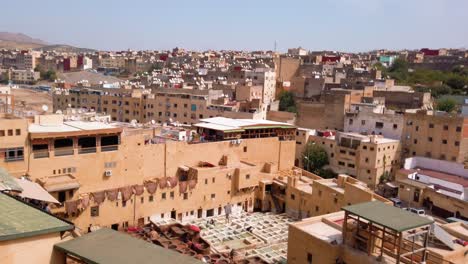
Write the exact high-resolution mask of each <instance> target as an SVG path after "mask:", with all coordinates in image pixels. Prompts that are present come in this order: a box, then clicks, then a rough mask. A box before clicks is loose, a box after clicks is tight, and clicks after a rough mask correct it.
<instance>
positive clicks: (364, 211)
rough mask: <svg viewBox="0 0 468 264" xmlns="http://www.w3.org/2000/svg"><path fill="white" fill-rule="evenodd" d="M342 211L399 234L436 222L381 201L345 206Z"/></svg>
mask: <svg viewBox="0 0 468 264" xmlns="http://www.w3.org/2000/svg"><path fill="white" fill-rule="evenodd" d="M342 209H343V210H345V211H347V212H349V213H351V214H354V215H356V216H359V217H361V218H364V219H366V220H368V221H370V222H373V223H376V224H378V225H380V226H384V227H387V228H390V229H392V230H394V231H397V232H403V231H406V230H410V229H414V228H417V227H420V226H425V225H429V224H432V223H433V222H434V220H431V219H429V218H426V217H421V216H419V215H417V214H414V213H411V212H408V211H405V210H403V209H401V208H397V207H395V206H392V205H388V204H385V203H382V202H379V201H372V202H367V203H360V204H355V205H350V206H345V207H343V208H342Z"/></svg>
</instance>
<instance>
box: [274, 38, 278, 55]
mask: <svg viewBox="0 0 468 264" xmlns="http://www.w3.org/2000/svg"><path fill="white" fill-rule="evenodd" d="M274 46H275V48H274V50H275V53H276V46H277V43H276V40H275V45H274Z"/></svg>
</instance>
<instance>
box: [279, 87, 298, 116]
mask: <svg viewBox="0 0 468 264" xmlns="http://www.w3.org/2000/svg"><path fill="white" fill-rule="evenodd" d="M279 99H280V102H279V110H280V111H287V112H291V113H296V112H297V108H296V101H295V100H294V94H293V93H292V92H289V91H283V92H281V93H280V95H279Z"/></svg>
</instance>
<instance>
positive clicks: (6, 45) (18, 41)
mask: <svg viewBox="0 0 468 264" xmlns="http://www.w3.org/2000/svg"><path fill="white" fill-rule="evenodd" d="M44 45H47V43H46V42H45V41H43V40H40V39H35V38H32V37H30V36H28V35H25V34H22V33H12V32H0V48H3V49H34V48H39V47H42V46H44Z"/></svg>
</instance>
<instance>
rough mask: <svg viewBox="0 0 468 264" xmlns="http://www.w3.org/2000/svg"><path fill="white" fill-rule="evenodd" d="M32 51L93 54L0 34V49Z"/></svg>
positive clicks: (67, 46) (32, 39) (86, 50)
mask: <svg viewBox="0 0 468 264" xmlns="http://www.w3.org/2000/svg"><path fill="white" fill-rule="evenodd" d="M2 48H3V49H34V50H43V51H51V50H55V51H58V52H70V53H85V52H94V51H95V50H93V49H86V48H78V47H73V46H70V45H65V44H52V45H49V44H48V43H47V42H45V41H43V40H40V39H35V38H32V37H30V36H28V35H25V34H23V33H12V32H0V49H2Z"/></svg>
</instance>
